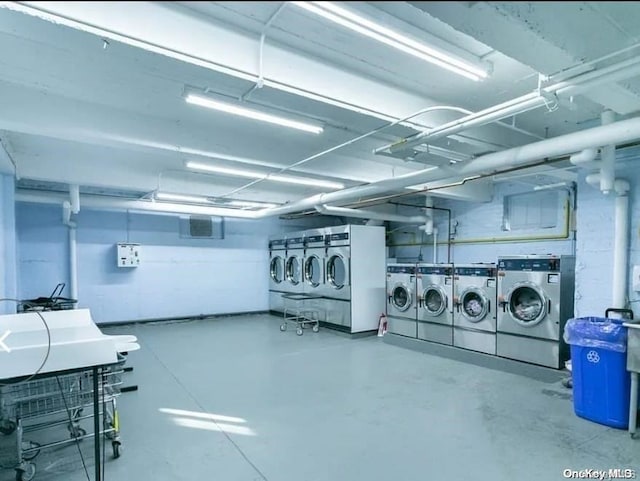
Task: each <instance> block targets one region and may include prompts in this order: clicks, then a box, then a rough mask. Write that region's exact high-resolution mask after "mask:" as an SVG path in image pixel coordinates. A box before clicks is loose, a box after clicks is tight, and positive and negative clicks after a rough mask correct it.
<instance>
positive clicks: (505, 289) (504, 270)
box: [497, 255, 575, 369]
mask: <svg viewBox="0 0 640 481" xmlns="http://www.w3.org/2000/svg"><path fill="white" fill-rule="evenodd" d="M574 279H575V258H574V257H573V256H554V255H529V256H511V257H501V258H499V259H498V303H499V307H500V308H499V310H498V326H497V327H498V329H497V354H498V356H502V357H506V358H509V359H516V360H518V361H525V362H529V363H532V364H539V365H542V366H547V367H551V368H555V369H559V368H561V367H563V366H564V362H565V361H566V360H568V358H569V350H568V348H567V346H566V345H565V344H564V341H563V339H562V333H563V331H564V325H565V323H566V321H567V319H569V318H571V317H573V299H574V290H575V289H574Z"/></svg>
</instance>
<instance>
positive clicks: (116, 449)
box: [111, 441, 122, 459]
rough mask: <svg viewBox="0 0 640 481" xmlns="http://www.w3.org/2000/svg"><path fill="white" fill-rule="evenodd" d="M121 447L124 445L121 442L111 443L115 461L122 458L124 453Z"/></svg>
mask: <svg viewBox="0 0 640 481" xmlns="http://www.w3.org/2000/svg"><path fill="white" fill-rule="evenodd" d="M121 446H122V444H121V443H120V441H113V442H112V443H111V448H113V459H118V458H119V457H120V454H121V451H122V449H121Z"/></svg>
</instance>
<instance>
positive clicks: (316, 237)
mask: <svg viewBox="0 0 640 481" xmlns="http://www.w3.org/2000/svg"><path fill="white" fill-rule="evenodd" d="M305 240H306V241H307V244H318V243H322V242H324V236H322V235H312V236H310V237H306V238H305Z"/></svg>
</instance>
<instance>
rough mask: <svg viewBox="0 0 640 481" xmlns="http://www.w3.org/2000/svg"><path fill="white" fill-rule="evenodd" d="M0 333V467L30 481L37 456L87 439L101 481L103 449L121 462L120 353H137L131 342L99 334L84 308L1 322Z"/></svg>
mask: <svg viewBox="0 0 640 481" xmlns="http://www.w3.org/2000/svg"><path fill="white" fill-rule="evenodd" d="M0 333H4V335H3V336H2V339H3V342H2V345H0V468H3V469H13V470H15V473H16V477H15V479H16V480H17V481H30V480H32V479H34V477H35V476H36V472H37V462H38V456H39V455H40V454H41V453H42V452H44V451H47V450H53V449H54V448H64V447H65V446H74V445H77V447H78V448H79V447H80V444H79V443H80V442H81V440H83V439H88V438H92V439H93V440H94V445H95V446H94V457H95V460H94V467H95V470H96V473H95V478H94V479H96V480H97V481H99V480H100V479H101V473H100V471H101V458H102V451H101V445H102V444H103V442H104V443H110V444H111V449H112V454H113V457H114V458H118V457H119V456H120V448H121V440H120V422H119V416H118V406H117V399H118V396H119V395H120V385H121V383H122V373H123V372H124V363H125V359H126V358H125V357H124V355H123V354H122V353H126V352H132V351H135V350H137V349H139V348H140V346H139V345H138V344H137V339H136V338H135V336H108V335H105V334H103V333H102V332H101V331H100V329H98V327H97V326H96V325H95V323H94V322H93V320H92V319H91V314H90V312H89V310H88V309H73V310H60V311H37V312H27V313H22V314H12V315H2V316H0ZM79 451H80V453H79V454H81V452H82V450H81V449H79ZM56 455H57V453H56ZM82 461H83V466H84V467H85V470H86V464H85V463H84V458H83V460H82ZM88 476H89V474H88V472H87V477H88Z"/></svg>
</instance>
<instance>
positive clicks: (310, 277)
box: [304, 254, 322, 287]
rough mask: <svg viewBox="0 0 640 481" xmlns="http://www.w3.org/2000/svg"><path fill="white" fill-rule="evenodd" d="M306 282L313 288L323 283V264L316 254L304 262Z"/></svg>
mask: <svg viewBox="0 0 640 481" xmlns="http://www.w3.org/2000/svg"><path fill="white" fill-rule="evenodd" d="M304 281H305V282H306V283H307V284H309V285H310V286H311V287H318V286H319V285H320V284H321V283H322V262H320V258H319V257H318V256H317V255H315V254H312V255H310V256H309V257H307V258H306V259H305V260H304Z"/></svg>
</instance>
